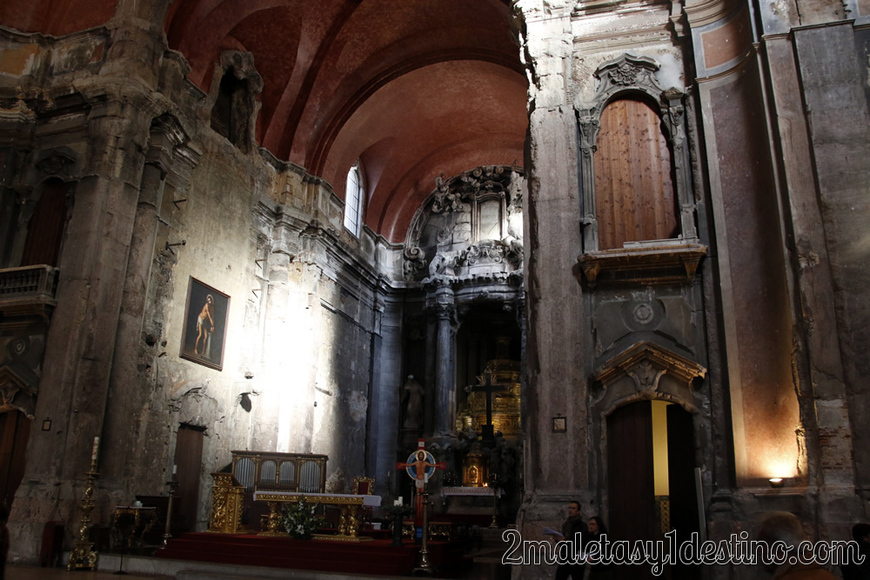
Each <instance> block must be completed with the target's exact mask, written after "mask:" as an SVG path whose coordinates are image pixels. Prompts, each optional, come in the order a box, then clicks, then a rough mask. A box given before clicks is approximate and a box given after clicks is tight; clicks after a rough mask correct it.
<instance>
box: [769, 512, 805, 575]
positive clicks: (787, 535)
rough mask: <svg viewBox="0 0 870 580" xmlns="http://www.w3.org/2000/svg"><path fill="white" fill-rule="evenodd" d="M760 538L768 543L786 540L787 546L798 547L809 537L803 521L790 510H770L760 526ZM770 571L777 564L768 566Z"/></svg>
mask: <svg viewBox="0 0 870 580" xmlns="http://www.w3.org/2000/svg"><path fill="white" fill-rule="evenodd" d="M758 539H759V541H761V542H765V543H767V544H768V545H772V544H773V543H775V542H784V543H785V545H786V546H794V547H797V545H798V544H800V543H801V542H803V541H804V540H806V539H807V534H806V532H805V531H804V527H803V525H801V521H800V520H799V519H798V518H797V516H796V515H794V514H793V513H789V512H770V513H768V514H767V515H765V516H764V518H762V520H761V525H760V526H759V528H758ZM766 569H767V570H768V571H773V570H775V569H776V566H775V565H770V566H766Z"/></svg>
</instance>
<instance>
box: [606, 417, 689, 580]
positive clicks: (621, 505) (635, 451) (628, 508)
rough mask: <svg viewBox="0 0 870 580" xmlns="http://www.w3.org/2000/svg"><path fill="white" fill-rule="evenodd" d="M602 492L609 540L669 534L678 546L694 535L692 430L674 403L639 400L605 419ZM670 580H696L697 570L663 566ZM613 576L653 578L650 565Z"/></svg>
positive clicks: (621, 579)
mask: <svg viewBox="0 0 870 580" xmlns="http://www.w3.org/2000/svg"><path fill="white" fill-rule="evenodd" d="M607 445H608V477H609V479H608V493H609V506H610V510H609V514H610V522H607V523H608V529H609V531H610V535H611V536H612V539H613V540H629V541H631V542H634V541H635V540H658V539H663V538H664V534H665V533H668V532H669V531H670V530H675V531H676V535H677V541H678V545H679V542H681V541H685V540H687V539H689V537H690V535H691V533H692V532H697V531H698V507H697V500H696V497H697V496H696V492H695V432H694V426H693V420H692V415H691V414H690V413H688V412H687V411H685V410H684V409H683V408H682V407H680V406H679V405H675V404H671V403H665V402H663V401H641V402H637V403H631V404H628V405H625V406H623V407H620V408H618V409H616V410H615V411H614V412H613V413H611V415H610V416H609V417H608V418H607ZM665 574H666V577H667V578H669V579H670V580H681V579H684V578H685V579H690V578H697V570H693V569H691V568H686V567H682V566H675V567H673V568H672V569H671V568H667V569H666V571H665ZM616 578H617V579H619V580H629V579H631V580H634V579H641V578H643V579H647V578H653V576H652V574H651V572H650V567H649V566H648V565H642V566H621V567H619V568H617V574H616Z"/></svg>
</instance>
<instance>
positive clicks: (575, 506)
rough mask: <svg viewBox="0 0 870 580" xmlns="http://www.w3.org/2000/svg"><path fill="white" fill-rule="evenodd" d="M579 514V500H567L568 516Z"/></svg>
mask: <svg viewBox="0 0 870 580" xmlns="http://www.w3.org/2000/svg"><path fill="white" fill-rule="evenodd" d="M579 514H580V502H579V501H570V502H568V517H569V518H572V517H574V516H576V515H579Z"/></svg>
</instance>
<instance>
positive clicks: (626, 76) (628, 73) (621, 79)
mask: <svg viewBox="0 0 870 580" xmlns="http://www.w3.org/2000/svg"><path fill="white" fill-rule="evenodd" d="M638 72H639V71H638V69H637V67H635V66H633V65H631V64H629V63H627V62H626V63H622V64H621V65H619V66H618V67H617V68H616V70H614V71H613V72H611V73H610V78H611V79H612V80H613V82H614V83H616V84H617V85H623V86H628V85H633V84H635V83H636V82H637V75H638Z"/></svg>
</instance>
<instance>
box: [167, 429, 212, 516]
mask: <svg viewBox="0 0 870 580" xmlns="http://www.w3.org/2000/svg"><path fill="white" fill-rule="evenodd" d="M204 431H205V429H203V428H201V427H195V426H192V425H181V426H180V427H179V428H178V438H177V439H176V442H175V466H176V467H177V473H176V480H177V481H178V488H177V490H176V493H175V506H174V507H173V511H174V512H175V514H176V515H175V516H174V517H173V519H174V520H175V525H176V526H177V527H178V530H179V531H180V532H189V531H191V530H193V528H194V526H195V525H196V511H197V505H198V504H199V483H200V481H199V480H200V477H201V475H202V443H203V432H204Z"/></svg>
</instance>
